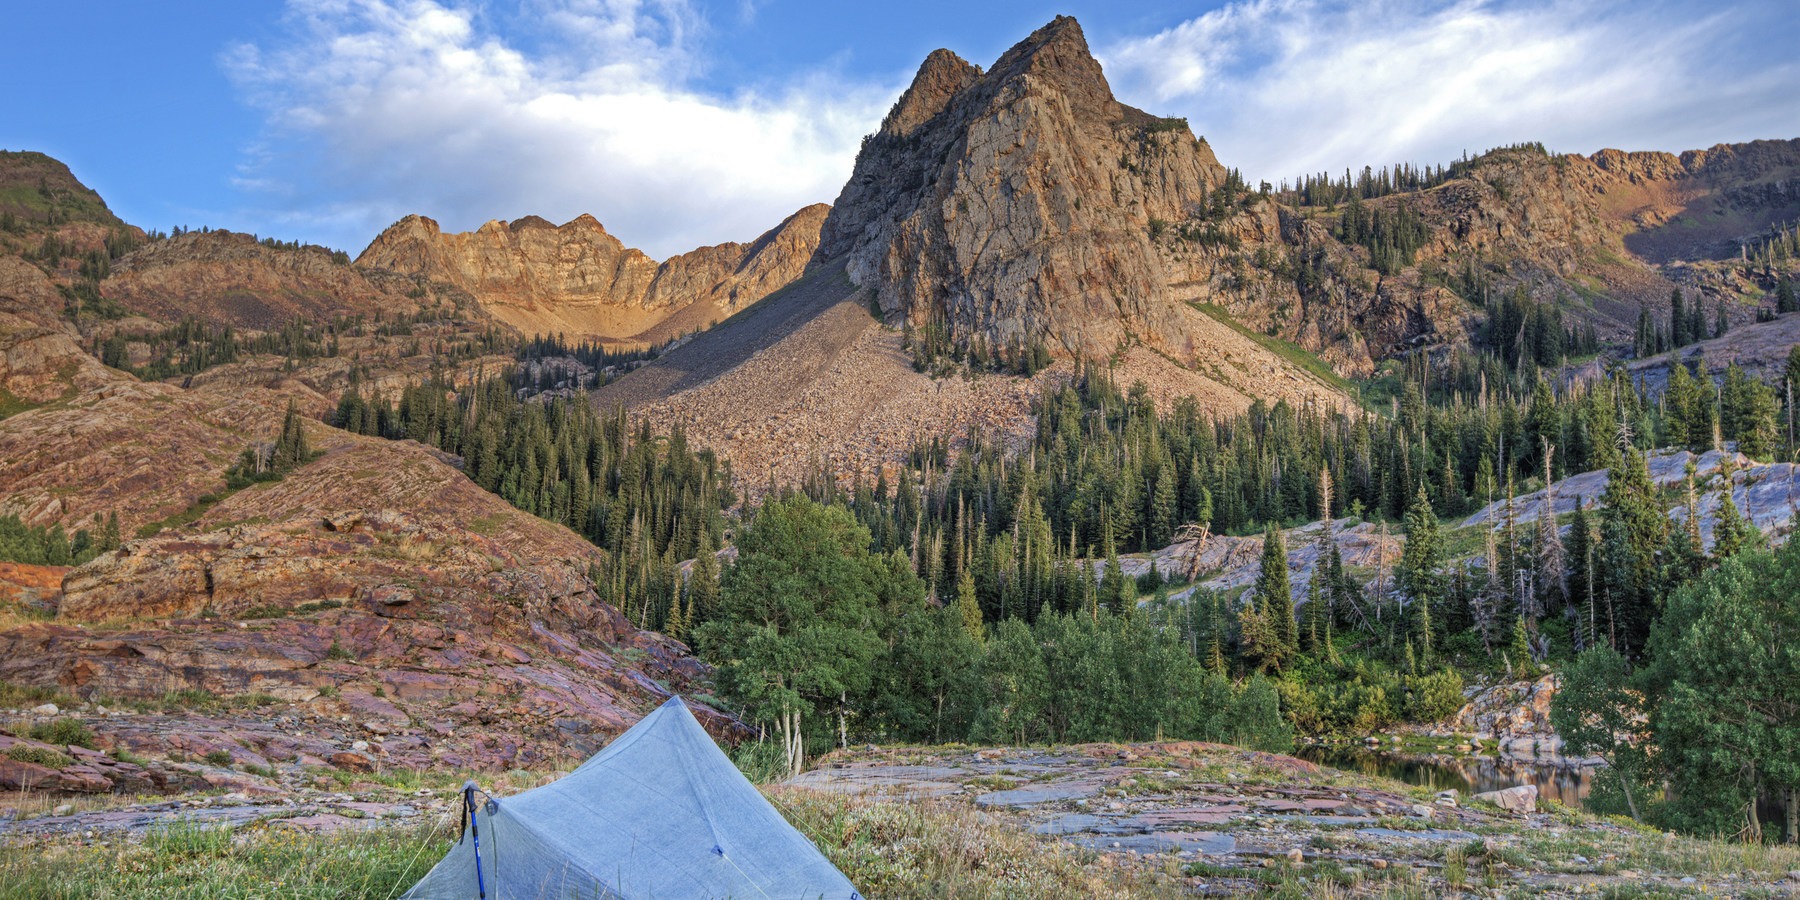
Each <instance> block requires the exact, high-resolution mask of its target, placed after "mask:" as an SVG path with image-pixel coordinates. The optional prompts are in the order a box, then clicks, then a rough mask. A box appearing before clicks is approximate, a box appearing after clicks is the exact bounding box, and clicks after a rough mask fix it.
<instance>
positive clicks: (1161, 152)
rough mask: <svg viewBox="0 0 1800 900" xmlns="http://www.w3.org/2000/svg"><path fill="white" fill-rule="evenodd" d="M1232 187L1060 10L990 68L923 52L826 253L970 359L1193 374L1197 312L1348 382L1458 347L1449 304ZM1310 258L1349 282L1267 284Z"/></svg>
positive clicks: (855, 179) (1176, 123)
mask: <svg viewBox="0 0 1800 900" xmlns="http://www.w3.org/2000/svg"><path fill="white" fill-rule="evenodd" d="M1228 178H1229V175H1228V172H1227V170H1226V169H1225V167H1223V166H1222V165H1220V163H1219V161H1218V160H1217V159H1216V158H1215V157H1214V155H1213V152H1212V150H1211V148H1210V147H1208V146H1207V144H1206V142H1205V141H1204V140H1199V139H1196V138H1195V137H1194V135H1193V133H1192V132H1191V131H1189V129H1188V126H1187V123H1186V121H1185V120H1181V119H1159V118H1156V117H1154V116H1151V115H1149V114H1147V113H1144V112H1142V111H1140V110H1136V109H1133V108H1131V107H1128V106H1125V105H1123V104H1121V103H1119V102H1118V101H1117V100H1115V99H1114V98H1113V95H1112V91H1111V88H1110V87H1109V86H1108V84H1107V81H1106V77H1105V75H1104V74H1103V73H1102V72H1101V69H1100V65H1099V63H1097V62H1096V61H1095V60H1094V58H1093V56H1092V55H1091V54H1090V53H1089V52H1088V47H1087V42H1086V39H1085V37H1084V36H1083V34H1082V31H1081V27H1080V26H1079V25H1078V24H1077V23H1076V22H1075V20H1073V19H1070V18H1066V17H1058V18H1057V19H1056V20H1055V21H1053V22H1051V23H1050V24H1049V25H1046V26H1045V27H1044V28H1041V29H1039V30H1038V31H1037V32H1036V33H1034V34H1032V35H1031V36H1030V37H1028V38H1026V39H1025V40H1024V41H1022V42H1021V43H1019V44H1018V45H1017V46H1015V47H1013V48H1012V49H1011V50H1009V51H1007V53H1006V54H1005V55H1003V56H1002V57H1001V58H1000V59H999V61H997V62H996V63H995V64H994V67H993V68H992V69H991V70H989V71H987V72H985V73H984V72H982V71H981V70H980V69H978V68H976V67H975V66H972V65H970V64H969V63H967V62H964V61H963V60H962V59H960V58H958V57H957V56H956V55H955V54H953V53H950V52H949V51H947V50H939V51H937V52H934V53H933V54H931V55H930V56H929V57H928V58H927V59H926V60H925V63H924V64H923V65H922V66H921V67H920V69H919V72H918V74H917V76H916V77H915V79H914V82H913V84H912V86H911V87H909V88H908V89H907V91H906V93H904V94H903V95H902V96H901V98H900V100H899V101H898V102H897V103H896V104H895V105H894V108H893V109H892V110H891V111H890V112H889V114H888V117H887V119H886V120H885V121H884V122H883V123H882V126H881V129H880V130H879V131H878V132H876V133H875V134H874V135H872V136H870V138H869V139H868V140H867V141H866V142H865V144H864V146H863V149H862V152H861V153H860V154H859V156H858V158H857V165H856V169H855V172H854V174H852V176H851V179H850V181H849V183H848V184H846V185H845V187H844V189H843V192H842V193H841V194H840V195H839V197H838V200H837V202H836V203H835V204H834V205H833V207H832V213H831V216H830V217H829V218H828V219H827V220H826V223H825V229H824V234H823V235H822V237H821V241H820V252H819V256H820V258H821V259H824V258H835V257H838V256H844V257H845V258H846V259H847V260H848V270H849V273H850V277H851V279H852V280H853V281H855V282H856V283H857V284H858V285H862V286H864V287H867V288H870V289H871V290H873V291H874V292H875V296H876V298H877V300H878V302H879V304H880V307H881V308H882V309H883V310H884V311H885V312H886V313H887V315H888V316H889V317H890V318H893V319H895V320H896V321H897V320H898V319H900V318H904V319H906V320H907V321H909V322H911V323H912V324H913V325H914V327H916V328H938V329H942V330H944V331H946V332H947V336H948V337H949V338H950V339H951V340H952V341H953V342H955V343H956V344H957V345H958V346H965V347H966V346H968V345H969V344H970V343H971V342H980V343H983V344H985V345H987V346H989V347H994V348H1004V347H1008V346H1013V345H1023V344H1027V343H1029V342H1033V341H1040V340H1041V341H1045V342H1047V343H1048V344H1049V345H1050V347H1051V349H1052V350H1054V351H1056V352H1058V353H1062V354H1070V355H1082V356H1087V357H1091V358H1098V357H1105V356H1110V355H1111V354H1113V353H1114V351H1116V350H1117V349H1119V348H1120V347H1121V346H1129V345H1131V344H1133V343H1138V342H1141V343H1143V344H1145V345H1147V346H1149V347H1151V348H1153V349H1155V350H1157V351H1159V352H1162V353H1167V354H1170V355H1172V356H1174V357H1175V358H1176V359H1178V360H1180V361H1182V362H1183V363H1194V362H1200V363H1205V362H1206V361H1207V359H1208V358H1209V354H1208V352H1207V350H1208V349H1209V348H1207V347H1206V346H1205V345H1206V343H1207V339H1206V335H1205V332H1207V331H1208V330H1209V329H1210V328H1211V327H1215V326H1216V325H1217V323H1213V322H1212V321H1211V320H1210V319H1209V318H1207V317H1191V316H1187V315H1184V312H1187V311H1189V310H1188V309H1187V304H1188V303H1190V302H1205V303H1213V304H1217V305H1219V306H1222V307H1225V308H1226V309H1228V310H1229V311H1230V312H1231V313H1232V314H1233V315H1235V316H1237V317H1238V318H1239V319H1240V320H1242V321H1243V322H1244V323H1245V324H1248V325H1250V326H1251V327H1253V328H1258V329H1263V328H1267V329H1268V330H1270V331H1271V332H1272V333H1273V332H1279V333H1282V334H1283V335H1284V336H1286V337H1289V338H1290V339H1294V340H1296V341H1298V342H1299V343H1301V344H1302V345H1303V346H1305V347H1306V348H1307V349H1309V350H1313V351H1316V352H1321V353H1322V354H1323V355H1324V356H1325V357H1326V358H1327V359H1328V360H1330V361H1331V362H1332V363H1333V364H1335V365H1338V366H1339V367H1340V368H1341V369H1343V370H1345V371H1350V372H1364V371H1367V370H1368V369H1369V367H1370V366H1371V359H1372V357H1371V354H1373V355H1374V356H1379V355H1382V354H1385V353H1386V352H1388V351H1389V350H1391V349H1393V348H1395V347H1397V346H1399V345H1400V344H1401V343H1402V342H1404V341H1409V340H1412V339H1415V338H1418V337H1420V336H1421V335H1425V334H1437V335H1438V337H1437V338H1436V339H1445V338H1448V337H1452V336H1454V335H1456V334H1460V332H1461V327H1462V326H1461V324H1460V320H1461V318H1462V316H1463V315H1464V313H1463V311H1462V310H1460V309H1458V308H1455V303H1454V302H1453V300H1452V298H1449V297H1448V296H1447V294H1446V292H1443V291H1442V290H1441V289H1438V288H1431V287H1429V286H1423V285H1419V284H1416V283H1412V282H1405V281H1399V280H1396V281H1394V282H1393V283H1392V284H1377V279H1375V278H1373V277H1372V276H1373V273H1368V275H1369V277H1365V276H1364V275H1363V274H1361V270H1362V268H1363V265H1365V263H1364V262H1359V261H1358V260H1357V259H1356V258H1355V257H1354V255H1353V254H1351V253H1350V252H1349V251H1348V250H1346V249H1345V248H1342V247H1341V246H1337V245H1336V241H1335V240H1334V239H1333V238H1332V237H1331V236H1330V234H1329V232H1328V231H1327V230H1326V229H1324V228H1323V227H1322V226H1320V225H1318V224H1317V223H1314V222H1311V221H1309V220H1306V219H1304V218H1302V217H1300V216H1298V215H1296V214H1294V213H1293V211H1291V210H1288V209H1285V208H1282V207H1280V206H1279V205H1278V204H1276V203H1273V202H1272V201H1269V200H1268V199H1267V198H1264V197H1262V196H1261V195H1259V194H1255V193H1252V192H1250V191H1249V190H1247V189H1245V188H1243V187H1241V186H1238V185H1228V184H1227V182H1228ZM1311 248H1329V249H1328V250H1326V251H1323V252H1328V253H1329V254H1330V255H1332V256H1333V258H1334V259H1336V260H1338V261H1339V262H1340V263H1341V268H1343V269H1344V270H1346V271H1352V270H1354V273H1355V274H1353V275H1352V276H1350V277H1341V278H1340V277H1337V276H1336V275H1335V274H1333V275H1332V276H1331V277H1330V279H1329V281H1330V284H1329V287H1328V288H1327V289H1323V290H1321V291H1320V292H1316V293H1315V294H1312V295H1309V296H1302V294H1301V292H1300V291H1299V289H1298V288H1297V286H1296V283H1295V281H1294V279H1293V277H1292V275H1291V274H1288V275H1280V276H1278V275H1275V274H1273V272H1274V270H1275V269H1278V268H1280V267H1281V266H1286V265H1288V263H1289V258H1290V254H1293V253H1299V252H1300V251H1302V250H1307V251H1308V252H1311ZM1440 332H1441V334H1439V333H1440Z"/></svg>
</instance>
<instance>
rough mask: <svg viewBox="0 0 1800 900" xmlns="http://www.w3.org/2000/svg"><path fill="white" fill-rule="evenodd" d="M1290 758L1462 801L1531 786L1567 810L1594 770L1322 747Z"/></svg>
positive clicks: (1582, 800)
mask: <svg viewBox="0 0 1800 900" xmlns="http://www.w3.org/2000/svg"><path fill="white" fill-rule="evenodd" d="M1294 755H1295V756H1298V757H1300V758H1301V759H1305V760H1310V761H1312V762H1316V763H1319V764H1321V765H1326V766H1331V767H1332V768H1334V769H1343V770H1344V771H1346V772H1360V773H1362V774H1364V775H1380V776H1382V777H1384V778H1392V779H1394V780H1396V781H1404V782H1406V783H1407V784H1416V785H1419V786H1421V787H1428V788H1430V789H1432V790H1434V791H1447V790H1450V789H1452V788H1454V789H1455V790H1457V791H1458V792H1460V793H1461V794H1463V795H1464V796H1468V795H1469V794H1479V793H1481V792H1483V791H1497V790H1500V789H1501V788H1509V787H1512V786H1514V785H1518V784H1535V785H1537V789H1538V797H1539V798H1540V799H1543V800H1555V801H1557V802H1558V803H1561V804H1563V805H1565V806H1571V807H1582V806H1584V805H1585V804H1586V802H1587V795H1588V788H1589V785H1590V782H1591V781H1592V776H1593V770H1592V769H1591V768H1589V767H1585V766H1577V767H1567V768H1565V767H1561V766H1546V765H1540V764H1537V763H1530V762H1521V761H1518V760H1513V759H1499V758H1495V757H1492V756H1446V755H1432V756H1415V755H1410V754H1403V753H1388V752H1383V751H1378V750H1367V749H1363V748H1361V747H1342V746H1321V745H1313V746H1307V747H1302V748H1300V750H1299V751H1298V752H1296V753H1295V754H1294Z"/></svg>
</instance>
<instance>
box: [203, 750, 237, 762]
mask: <svg viewBox="0 0 1800 900" xmlns="http://www.w3.org/2000/svg"><path fill="white" fill-rule="evenodd" d="M206 764H207V765H209V766H229V765H231V753H230V752H229V751H225V750H214V751H212V752H210V753H208V754H206Z"/></svg>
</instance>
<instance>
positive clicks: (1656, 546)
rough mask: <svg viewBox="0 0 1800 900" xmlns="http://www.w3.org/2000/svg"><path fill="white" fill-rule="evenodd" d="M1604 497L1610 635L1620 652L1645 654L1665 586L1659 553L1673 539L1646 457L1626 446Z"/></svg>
mask: <svg viewBox="0 0 1800 900" xmlns="http://www.w3.org/2000/svg"><path fill="white" fill-rule="evenodd" d="M1623 457H1624V458H1623V459H1622V461H1621V462H1620V463H1619V464H1618V465H1616V466H1614V467H1613V468H1612V471H1611V478H1610V480H1609V481H1608V482H1607V485H1606V493H1605V494H1604V495H1603V496H1602V497H1601V506H1602V508H1601V510H1600V533H1601V538H1602V547H1603V549H1602V552H1601V554H1600V556H1601V566H1600V572H1601V577H1600V580H1601V582H1602V583H1601V584H1600V585H1599V586H1598V587H1600V589H1601V590H1602V591H1604V592H1605V594H1606V599H1607V601H1608V603H1609V604H1610V606H1611V609H1610V610H1609V613H1610V614H1611V616H1612V618H1613V619H1614V621H1613V622H1611V623H1609V626H1616V628H1615V629H1614V630H1613V631H1612V632H1611V633H1610V634H1609V638H1610V639H1611V641H1612V642H1613V645H1614V647H1615V649H1618V650H1619V651H1620V652H1621V653H1625V654H1626V655H1628V656H1630V655H1633V654H1636V653H1639V652H1641V651H1642V650H1643V647H1644V639H1645V638H1646V637H1647V636H1648V635H1649V633H1650V620H1651V619H1652V618H1653V617H1654V615H1655V603H1656V596H1657V593H1658V591H1659V590H1660V588H1661V580H1662V578H1661V571H1660V566H1659V564H1658V561H1657V551H1658V550H1660V549H1662V547H1663V545H1664V543H1665V542H1666V541H1667V539H1668V525H1669V520H1668V519H1667V518H1666V517H1665V516H1664V515H1663V511H1662V509H1661V504H1660V503H1659V502H1658V498H1657V492H1656V486H1655V485H1654V484H1652V483H1651V481H1650V469H1649V467H1648V466H1647V465H1646V464H1645V461H1644V455H1643V454H1642V453H1640V452H1638V450H1637V448H1636V447H1632V446H1629V445H1627V447H1626V449H1625V450H1624V454H1623Z"/></svg>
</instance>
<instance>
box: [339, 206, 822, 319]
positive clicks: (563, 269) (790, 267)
mask: <svg viewBox="0 0 1800 900" xmlns="http://www.w3.org/2000/svg"><path fill="white" fill-rule="evenodd" d="M825 213H826V207H824V206H809V207H807V208H805V209H802V210H800V211H799V212H797V213H795V214H794V215H792V216H790V217H788V219H787V220H786V221H784V222H782V223H781V224H780V225H778V226H776V227H775V228H774V229H771V230H770V231H769V232H767V233H765V234H763V235H762V236H761V237H758V238H757V239H756V240H755V241H752V242H751V243H749V244H737V243H728V244H719V245H717V246H713V247H702V248H700V249H698V250H694V251H692V252H689V253H684V254H682V255H680V256H676V257H672V258H670V259H669V260H667V261H665V262H663V263H661V264H658V263H657V262H656V261H655V260H653V259H651V258H650V257H648V256H646V255H644V254H643V253H642V252H640V251H638V250H635V249H632V248H629V247H626V246H625V245H624V243H623V242H621V241H620V240H619V239H618V238H616V237H614V236H613V235H611V234H609V233H607V231H606V229H605V227H603V226H602V225H601V224H600V223H599V221H597V220H596V219H594V217H592V216H587V215H584V216H581V217H579V218H577V219H575V220H574V221H571V222H569V223H567V224H564V225H561V226H555V225H552V224H550V223H549V222H547V221H545V220H543V219H540V218H538V217H536V216H528V217H526V218H523V219H518V220H515V221H513V222H510V223H508V222H502V221H498V220H496V221H492V222H488V223H487V224H485V225H483V226H481V227H480V228H479V229H477V230H475V231H473V232H463V233H445V232H444V231H443V230H442V229H440V228H439V227H438V224H437V223H436V222H434V221H432V220H431V219H428V218H425V217H423V216H407V217H406V218H404V219H401V220H400V221H399V222H397V223H395V224H394V225H393V226H391V227H389V228H388V229H387V230H386V231H384V232H382V233H381V235H380V236H378V237H376V238H375V240H374V241H373V242H372V243H370V244H369V246H368V248H367V249H365V250H364V251H363V252H362V255H361V256H359V257H357V260H356V268H357V269H359V270H363V271H368V272H378V271H387V272H394V273H404V274H407V275H413V276H418V277H421V278H423V279H426V280H428V281H431V282H436V283H444V284H448V285H451V286H453V287H455V288H458V289H460V290H462V291H464V292H467V293H468V294H469V295H470V296H472V297H473V298H474V299H475V301H476V302H477V303H479V304H480V305H481V307H482V308H483V309H484V310H486V311H487V312H488V313H489V314H490V315H492V316H494V317H495V318H497V319H499V320H501V321H503V322H506V323H507V324H509V325H512V326H513V327H515V328H517V329H519V330H520V331H522V332H524V333H526V334H549V333H561V334H564V335H566V336H568V337H569V338H571V339H580V338H588V339H594V340H608V341H621V340H633V339H635V340H638V341H657V340H663V339H666V338H668V337H673V336H676V335H678V334H680V333H681V332H683V331H686V330H691V329H693V328H701V327H705V326H707V325H710V324H711V323H712V322H714V321H716V320H718V319H722V318H724V317H725V316H728V315H730V314H731V313H733V312H736V311H737V310H739V309H742V308H743V307H745V306H748V305H749V304H751V303H754V302H756V301H757V300H759V299H761V298H762V297H764V296H766V295H767V294H768V293H770V292H772V291H774V290H777V289H779V288H781V287H783V286H785V285H786V284H788V283H789V282H791V281H793V280H794V279H795V278H797V277H799V275H800V273H801V272H802V271H803V270H804V269H805V267H806V264H807V261H808V260H809V259H810V258H811V257H812V254H813V250H814V249H815V248H816V247H817V245H818V234H819V225H820V223H821V222H823V221H824V218H825Z"/></svg>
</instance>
